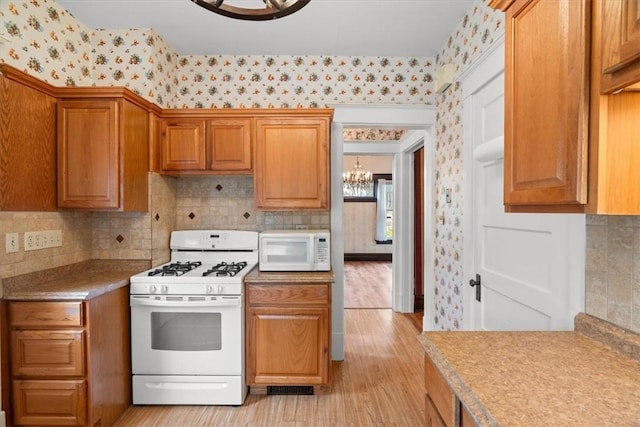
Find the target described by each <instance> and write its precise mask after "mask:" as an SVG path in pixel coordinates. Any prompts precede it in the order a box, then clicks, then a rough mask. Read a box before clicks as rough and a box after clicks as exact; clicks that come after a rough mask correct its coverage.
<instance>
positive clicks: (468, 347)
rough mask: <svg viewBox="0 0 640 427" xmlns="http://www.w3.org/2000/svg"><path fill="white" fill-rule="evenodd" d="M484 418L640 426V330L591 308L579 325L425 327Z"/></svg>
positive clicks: (431, 349)
mask: <svg viewBox="0 0 640 427" xmlns="http://www.w3.org/2000/svg"><path fill="white" fill-rule="evenodd" d="M419 341H420V343H421V344H422V346H423V348H424V350H425V352H426V354H427V356H429V358H430V359H431V360H432V361H433V363H434V364H435V365H436V367H437V368H438V369H439V370H440V372H441V373H442V375H443V376H444V378H445V379H446V381H447V382H448V383H449V385H450V387H451V388H452V390H453V392H454V393H455V394H456V395H457V396H458V398H459V399H460V401H461V402H462V404H463V405H465V406H466V407H467V409H468V410H469V412H470V414H471V415H472V417H473V418H474V419H475V421H476V422H477V423H478V424H479V425H481V426H518V425H522V426H525V425H526V426H550V425H558V426H640V336H639V335H638V334H635V333H633V332H631V331H628V330H625V329H622V328H618V327H616V326H615V325H612V324H610V323H607V322H604V321H602V320H600V319H597V318H595V317H592V316H588V315H586V314H579V315H578V316H576V327H575V331H562V332H560V331H543V332H482V331H480V332H474V331H468V332H467V331H465V332H423V333H422V334H421V335H420V336H419Z"/></svg>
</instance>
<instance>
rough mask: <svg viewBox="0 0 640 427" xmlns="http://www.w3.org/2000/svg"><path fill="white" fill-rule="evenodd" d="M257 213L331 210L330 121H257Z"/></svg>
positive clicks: (307, 119) (280, 119)
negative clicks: (259, 211) (287, 210)
mask: <svg viewBox="0 0 640 427" xmlns="http://www.w3.org/2000/svg"><path fill="white" fill-rule="evenodd" d="M254 194H255V204H256V207H257V208H258V209H268V210H286V209H328V208H329V120H328V119H323V118H318V119H316V118H291V119H288V118H261V119H257V120H256V165H255V174H254Z"/></svg>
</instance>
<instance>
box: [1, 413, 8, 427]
mask: <svg viewBox="0 0 640 427" xmlns="http://www.w3.org/2000/svg"><path fill="white" fill-rule="evenodd" d="M0 427H7V421H6V420H5V415H4V411H0Z"/></svg>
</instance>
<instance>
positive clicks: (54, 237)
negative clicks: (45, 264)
mask: <svg viewBox="0 0 640 427" xmlns="http://www.w3.org/2000/svg"><path fill="white" fill-rule="evenodd" d="M60 246H62V230H51V247H52V248H57V247H60Z"/></svg>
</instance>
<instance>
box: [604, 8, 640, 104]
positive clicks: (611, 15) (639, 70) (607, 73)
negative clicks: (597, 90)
mask: <svg viewBox="0 0 640 427" xmlns="http://www.w3.org/2000/svg"><path fill="white" fill-rule="evenodd" d="M602 7H603V13H602V82H601V85H602V87H601V90H602V92H603V93H610V92H613V91H614V90H617V89H621V88H623V87H625V86H628V85H630V84H633V83H636V82H638V81H640V4H639V3H638V1H637V0H616V1H611V0H609V1H603V2H602ZM599 24H600V23H599V22H594V25H599ZM594 71H595V72H598V71H597V70H594Z"/></svg>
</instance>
